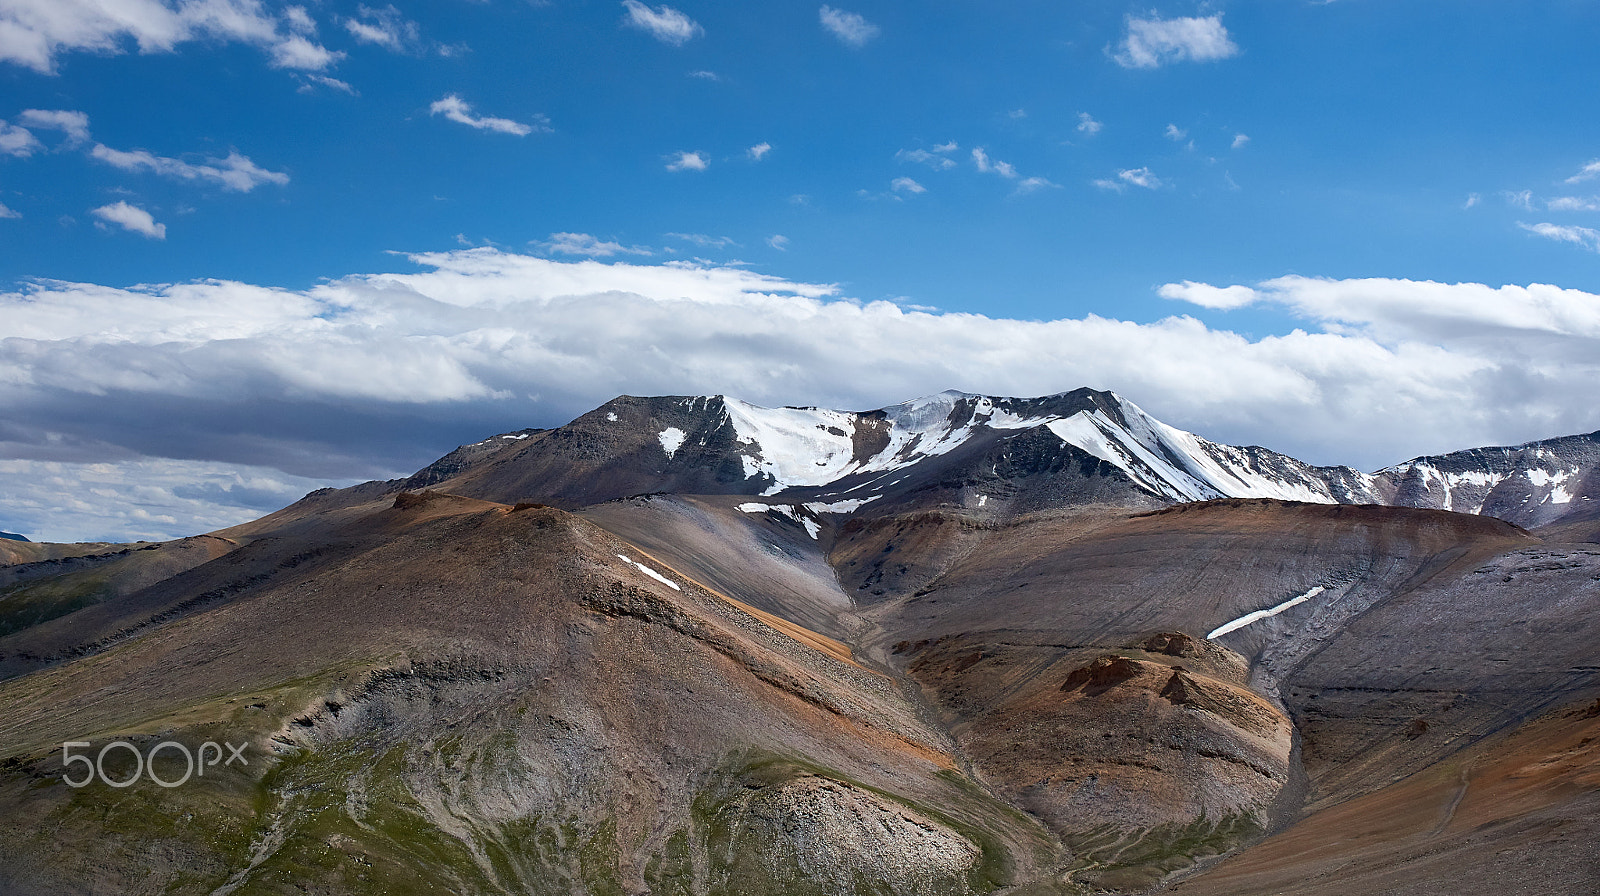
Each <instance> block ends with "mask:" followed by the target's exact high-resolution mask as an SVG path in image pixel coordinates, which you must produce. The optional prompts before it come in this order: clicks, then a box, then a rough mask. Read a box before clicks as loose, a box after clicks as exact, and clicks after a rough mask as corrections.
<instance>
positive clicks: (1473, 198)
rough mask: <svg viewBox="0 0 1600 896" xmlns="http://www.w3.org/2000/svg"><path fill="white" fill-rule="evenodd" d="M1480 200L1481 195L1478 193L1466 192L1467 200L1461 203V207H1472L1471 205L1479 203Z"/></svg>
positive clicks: (1481, 199)
mask: <svg viewBox="0 0 1600 896" xmlns="http://www.w3.org/2000/svg"><path fill="white" fill-rule="evenodd" d="M1482 201H1483V197H1482V196H1480V195H1478V194H1477V193H1468V194H1467V201H1466V202H1464V203H1462V204H1461V207H1462V208H1464V209H1466V208H1472V207H1474V206H1476V205H1477V204H1478V203H1480V202H1482Z"/></svg>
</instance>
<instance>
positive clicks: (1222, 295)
mask: <svg viewBox="0 0 1600 896" xmlns="http://www.w3.org/2000/svg"><path fill="white" fill-rule="evenodd" d="M1156 292H1157V293H1159V294H1160V296H1161V297H1162V298H1164V299H1173V300H1176V301H1182V302H1190V303H1193V304H1195V305H1200V306H1201V307H1204V308H1215V309H1219V310H1224V311H1226V310H1230V309H1233V308H1243V307H1244V306H1246V305H1249V304H1251V303H1253V302H1255V301H1256V300H1257V299H1258V298H1259V296H1257V294H1256V291H1255V290H1253V289H1251V288H1250V287H1248V286H1222V287H1217V286H1212V285H1210V284H1207V283H1196V282H1194V281H1193V280H1185V281H1183V282H1182V283H1168V284H1166V285H1165V286H1162V287H1161V288H1160V289H1158V290H1156Z"/></svg>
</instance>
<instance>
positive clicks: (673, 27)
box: [622, 0, 705, 47]
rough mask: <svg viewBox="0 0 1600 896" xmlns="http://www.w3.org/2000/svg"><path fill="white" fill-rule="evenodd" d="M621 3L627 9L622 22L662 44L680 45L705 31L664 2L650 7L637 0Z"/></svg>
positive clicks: (626, 0)
mask: <svg viewBox="0 0 1600 896" xmlns="http://www.w3.org/2000/svg"><path fill="white" fill-rule="evenodd" d="M622 5H623V6H624V7H626V8H627V10H628V14H627V15H625V16H623V17H622V21H623V23H624V24H626V25H628V26H629V27H632V28H638V29H639V30H641V31H644V32H646V33H648V34H649V35H650V36H651V37H654V38H655V39H656V40H659V41H661V42H662V43H664V44H672V45H673V46H675V47H678V46H682V45H683V44H684V43H685V42H687V41H688V40H690V39H691V38H693V37H695V36H696V35H699V34H704V33H705V29H704V28H701V27H700V25H699V23H697V22H695V20H693V19H691V18H689V17H688V16H686V15H684V14H683V13H681V12H679V11H677V10H676V9H673V8H672V7H670V6H667V5H665V4H663V5H662V6H660V7H657V8H656V9H651V8H650V7H648V6H646V5H644V4H643V3H640V2H639V0H623V3H622Z"/></svg>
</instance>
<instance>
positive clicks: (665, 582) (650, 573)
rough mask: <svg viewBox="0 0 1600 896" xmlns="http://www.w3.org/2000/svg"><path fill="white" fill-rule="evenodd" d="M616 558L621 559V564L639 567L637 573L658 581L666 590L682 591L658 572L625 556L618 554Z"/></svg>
mask: <svg viewBox="0 0 1600 896" xmlns="http://www.w3.org/2000/svg"><path fill="white" fill-rule="evenodd" d="M617 556H618V557H621V558H622V562H623V563H631V564H632V565H634V566H637V567H639V571H640V572H642V573H644V574H645V575H647V576H649V577H650V578H652V579H655V580H656V581H658V582H660V583H661V584H663V585H665V586H667V587H668V588H671V589H672V590H673V591H682V590H683V589H682V588H679V587H678V583H677V582H674V581H672V580H671V579H669V578H667V577H666V576H664V575H662V574H661V573H659V572H656V571H655V570H653V569H651V568H650V567H648V566H645V565H644V564H643V563H640V562H639V561H637V560H629V559H628V557H627V555H626V554H618V555H617Z"/></svg>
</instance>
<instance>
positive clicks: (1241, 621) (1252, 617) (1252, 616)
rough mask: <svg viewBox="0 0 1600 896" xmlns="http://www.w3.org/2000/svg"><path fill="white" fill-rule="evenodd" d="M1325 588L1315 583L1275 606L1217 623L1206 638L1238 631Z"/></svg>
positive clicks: (1299, 603) (1280, 611)
mask: <svg viewBox="0 0 1600 896" xmlns="http://www.w3.org/2000/svg"><path fill="white" fill-rule="evenodd" d="M1326 590H1328V589H1326V588H1324V587H1322V586H1321V585H1316V586H1313V587H1312V589H1311V590H1310V591H1307V592H1306V593H1305V594H1302V595H1300V596H1299V597H1295V598H1290V599H1289V600H1286V601H1284V602H1283V603H1281V604H1278V605H1277V606H1275V607H1269V608H1267V609H1265V610H1257V611H1255V612H1254V613H1246V614H1244V615H1243V616H1240V617H1239V618H1238V619H1235V620H1233V621H1232V622H1228V623H1225V624H1223V625H1219V626H1217V627H1216V628H1214V629H1212V630H1211V634H1209V635H1206V640H1207V641H1210V640H1212V639H1214V638H1220V637H1222V636H1223V635H1226V634H1227V633H1228V632H1233V631H1238V630H1239V629H1241V628H1244V627H1245V626H1247V625H1249V624H1250V623H1252V622H1260V621H1261V620H1263V619H1266V618H1268V617H1271V616H1276V615H1278V614H1279V613H1282V612H1283V611H1284V610H1287V609H1289V608H1291V607H1298V606H1300V605H1301V604H1303V603H1305V602H1306V601H1308V600H1310V599H1312V598H1313V597H1316V596H1317V595H1319V594H1321V593H1322V592H1324V591H1326Z"/></svg>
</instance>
